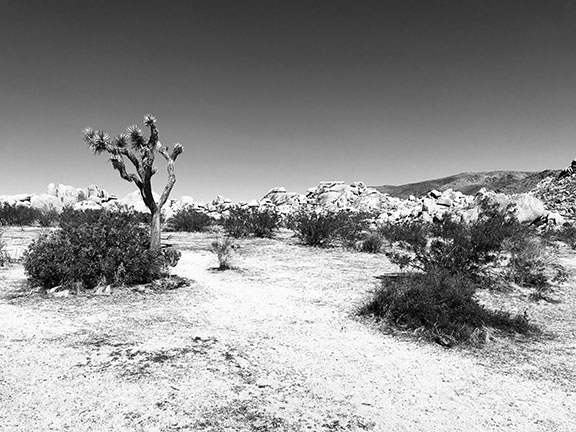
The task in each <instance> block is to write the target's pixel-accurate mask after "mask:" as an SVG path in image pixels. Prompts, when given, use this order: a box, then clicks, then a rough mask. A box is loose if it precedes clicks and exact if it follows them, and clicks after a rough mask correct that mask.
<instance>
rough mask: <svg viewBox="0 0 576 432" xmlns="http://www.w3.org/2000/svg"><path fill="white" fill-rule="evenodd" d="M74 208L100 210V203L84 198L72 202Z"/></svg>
mask: <svg viewBox="0 0 576 432" xmlns="http://www.w3.org/2000/svg"><path fill="white" fill-rule="evenodd" d="M73 208H74V210H102V204H100V203H97V202H95V201H92V200H84V201H80V202H77V203H76V204H74V207H73Z"/></svg>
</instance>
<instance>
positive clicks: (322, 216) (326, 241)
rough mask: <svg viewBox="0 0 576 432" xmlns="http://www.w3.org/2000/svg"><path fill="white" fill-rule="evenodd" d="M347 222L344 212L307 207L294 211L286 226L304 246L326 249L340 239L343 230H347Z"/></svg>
mask: <svg viewBox="0 0 576 432" xmlns="http://www.w3.org/2000/svg"><path fill="white" fill-rule="evenodd" d="M349 221H350V220H349V218H348V215H346V214H345V213H344V212H331V211H328V210H325V209H323V208H321V207H316V206H309V207H303V208H301V209H299V210H298V211H296V212H295V213H294V214H293V215H292V216H291V217H290V219H289V221H288V226H289V228H291V229H292V230H294V232H295V233H296V235H297V236H298V237H299V238H300V240H301V241H302V242H303V243H304V244H305V245H307V246H320V247H327V246H330V245H332V244H333V243H334V241H335V240H337V239H338V238H339V237H341V233H342V231H343V230H345V229H349ZM349 237H350V236H348V238H349Z"/></svg>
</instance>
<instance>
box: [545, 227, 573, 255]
mask: <svg viewBox="0 0 576 432" xmlns="http://www.w3.org/2000/svg"><path fill="white" fill-rule="evenodd" d="M543 237H544V238H545V239H547V240H552V241H559V242H562V243H564V244H566V245H567V246H568V247H570V248H572V249H576V226H574V225H570V224H567V225H564V226H562V227H559V228H557V229H550V230H547V231H545V232H544V233H543Z"/></svg>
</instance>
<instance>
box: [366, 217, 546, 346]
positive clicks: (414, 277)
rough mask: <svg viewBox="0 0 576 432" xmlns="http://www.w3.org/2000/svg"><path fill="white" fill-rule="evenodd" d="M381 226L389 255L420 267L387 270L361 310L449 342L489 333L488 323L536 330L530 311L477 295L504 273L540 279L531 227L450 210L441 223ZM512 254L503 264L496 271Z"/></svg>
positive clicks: (507, 219)
mask: <svg viewBox="0 0 576 432" xmlns="http://www.w3.org/2000/svg"><path fill="white" fill-rule="evenodd" d="M380 233H381V234H382V235H383V236H384V237H385V238H386V239H387V240H388V241H389V242H390V243H391V247H390V248H389V249H388V250H387V252H386V254H387V256H388V257H389V258H390V260H391V261H392V262H393V263H395V264H398V265H399V266H400V267H401V268H412V269H414V270H417V272H416V273H413V274H408V275H406V274H405V275H400V276H398V277H395V278H385V279H384V280H383V282H382V284H381V286H380V287H379V288H378V289H377V291H376V292H375V294H374V296H373V297H372V298H371V299H370V300H369V302H368V303H367V304H366V305H365V306H364V307H363V308H362V310H361V313H362V314H371V315H375V316H377V317H378V318H380V319H384V320H386V321H388V322H389V323H391V324H393V325H396V326H400V327H402V328H408V329H411V330H418V332H420V333H422V334H424V335H425V336H427V337H429V338H430V339H434V340H436V341H438V342H440V343H442V344H444V345H453V344H455V343H458V342H462V341H478V340H482V339H483V338H484V336H485V327H486V326H487V327H494V328H498V329H502V330H514V331H516V332H520V333H529V332H531V331H535V330H536V328H535V327H534V326H531V325H530V324H529V323H528V319H527V317H525V316H511V315H509V314H506V313H503V312H498V311H489V310H487V309H486V308H484V307H483V306H482V305H480V304H479V303H478V302H477V300H476V299H475V294H476V292H477V290H478V289H479V288H483V287H486V286H493V285H494V284H495V281H496V278H501V277H502V275H503V276H504V277H508V275H509V274H514V275H516V276H515V277H520V276H522V277H525V276H526V277H528V276H530V277H532V279H530V281H531V283H537V284H540V282H541V281H540V280H539V279H538V278H539V277H540V274H541V273H540V270H541V268H540V267H538V268H535V269H530V265H533V264H535V263H536V262H538V261H537V259H536V258H535V257H536V255H533V256H529V255H528V249H527V247H528V246H529V245H532V244H533V245H535V243H532V242H536V241H537V240H535V239H536V237H535V233H534V232H533V230H532V228H530V227H527V226H524V225H522V224H520V223H519V222H518V221H517V220H516V219H514V218H511V217H509V216H506V215H501V214H497V213H486V214H484V216H483V217H481V218H480V219H479V220H478V221H477V222H475V223H472V224H462V223H457V222H455V221H453V220H452V219H450V218H449V217H446V218H443V219H441V220H440V221H438V222H437V223H423V222H418V221H415V222H405V223H401V224H397V225H385V226H382V227H381V228H380ZM512 245H513V246H512ZM532 250H535V249H534V248H533V249H532ZM522 254H525V255H522ZM506 256H507V257H508V260H507V262H505V265H506V267H505V269H504V271H503V272H498V271H496V269H497V268H499V266H500V265H501V264H502V263H503V261H505V260H503V257H506ZM530 272H532V273H530ZM527 280H528V279H526V281H527Z"/></svg>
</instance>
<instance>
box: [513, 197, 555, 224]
mask: <svg viewBox="0 0 576 432" xmlns="http://www.w3.org/2000/svg"><path fill="white" fill-rule="evenodd" d="M512 203H513V204H514V214H515V215H516V218H518V221H520V222H523V223H531V222H534V221H535V220H537V219H540V218H543V217H544V216H546V214H547V213H548V212H547V211H546V208H545V207H544V203H543V202H542V201H540V200H539V199H538V198H536V197H535V196H534V195H530V194H527V193H523V194H517V195H513V196H512Z"/></svg>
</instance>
